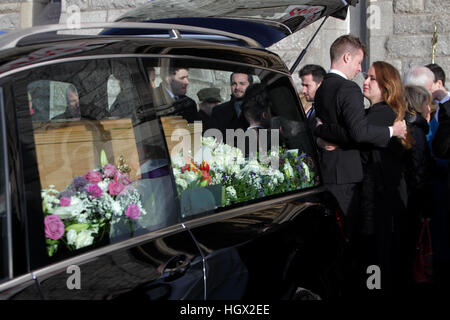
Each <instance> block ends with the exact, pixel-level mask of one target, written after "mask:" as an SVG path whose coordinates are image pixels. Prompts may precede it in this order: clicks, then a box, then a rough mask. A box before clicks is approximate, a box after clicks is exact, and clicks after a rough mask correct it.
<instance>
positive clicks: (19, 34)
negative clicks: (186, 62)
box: [0, 22, 261, 50]
mask: <svg viewBox="0 0 450 320" xmlns="http://www.w3.org/2000/svg"><path fill="white" fill-rule="evenodd" d="M111 28H113V29H115V28H121V29H159V30H160V29H166V30H168V32H169V33H170V31H174V30H176V31H177V32H178V33H179V31H192V32H198V33H206V34H214V35H222V36H225V37H229V38H234V39H238V40H241V41H244V42H245V43H247V44H248V45H249V46H250V47H255V48H261V45H260V44H259V43H258V42H256V41H255V40H253V39H251V38H249V37H246V36H242V35H239V34H234V33H231V32H226V31H220V30H215V29H208V28H201V27H192V26H185V25H176V24H166V23H142V22H109V23H87V24H80V25H79V26H78V27H74V26H70V25H67V24H50V25H43V26H35V27H31V28H27V29H22V30H18V31H16V32H11V33H7V34H5V35H3V37H2V39H0V50H5V49H10V48H14V47H16V46H17V44H18V43H19V41H20V40H23V39H25V38H26V37H29V36H32V35H37V34H42V33H47V32H56V31H64V30H85V29H111ZM96 36H97V37H99V36H103V35H96ZM104 36H105V37H106V36H109V35H104ZM115 36H117V35H115ZM128 36H129V35H128ZM180 38H182V37H180Z"/></svg>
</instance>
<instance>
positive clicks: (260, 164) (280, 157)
mask: <svg viewBox="0 0 450 320" xmlns="http://www.w3.org/2000/svg"><path fill="white" fill-rule="evenodd" d="M200 160H201V164H200V165H198V164H197V163H198V162H200ZM190 161H191V163H190V164H189V165H185V164H184V159H183V154H182V153H179V154H177V155H175V156H173V157H172V164H173V172H174V176H175V183H176V184H177V188H178V192H179V194H180V193H181V192H183V191H184V190H187V189H191V188H196V187H200V186H203V187H204V186H207V185H221V186H222V187H223V188H224V189H225V193H224V194H225V199H224V201H223V203H224V204H225V205H229V204H233V203H237V202H243V201H248V200H253V199H256V198H261V197H265V196H269V195H273V194H277V193H283V192H288V191H292V190H298V189H303V188H307V187H312V186H314V185H316V183H317V181H316V179H317V177H316V175H315V173H314V170H313V169H314V162H313V161H312V159H311V158H310V157H308V156H307V155H306V154H305V153H300V154H299V152H298V151H297V150H285V149H282V148H279V149H278V150H276V151H271V152H270V153H269V154H268V155H267V157H266V158H264V159H259V160H258V159H256V158H251V159H246V158H244V156H243V154H242V152H241V150H240V149H239V148H235V147H232V146H230V145H227V144H224V143H218V142H217V141H216V139H214V138H213V137H209V138H202V148H201V150H200V153H199V154H197V155H195V156H194V157H193V158H192V157H191V158H190ZM273 163H276V164H277V166H273V165H272V164H273Z"/></svg>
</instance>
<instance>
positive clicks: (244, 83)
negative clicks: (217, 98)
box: [211, 73, 253, 137]
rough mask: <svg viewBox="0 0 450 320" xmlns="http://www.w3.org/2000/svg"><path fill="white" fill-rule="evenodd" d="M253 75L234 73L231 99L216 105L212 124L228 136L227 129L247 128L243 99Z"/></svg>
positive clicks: (231, 82) (231, 80) (231, 81)
mask: <svg viewBox="0 0 450 320" xmlns="http://www.w3.org/2000/svg"><path fill="white" fill-rule="evenodd" d="M252 83H253V77H252V76H251V75H249V74H246V73H232V74H231V76H230V85H231V99H230V101H227V102H224V103H222V104H220V105H218V106H216V107H214V109H213V112H212V116H211V118H212V120H213V121H212V122H211V125H212V126H213V127H215V128H217V129H219V130H220V131H221V132H222V134H223V136H224V137H225V136H226V129H233V130H236V129H243V130H245V129H247V127H248V122H247V120H246V119H245V117H244V116H243V115H242V113H241V105H242V99H243V98H244V95H245V91H246V90H247V88H248V86H249V85H251V84H252Z"/></svg>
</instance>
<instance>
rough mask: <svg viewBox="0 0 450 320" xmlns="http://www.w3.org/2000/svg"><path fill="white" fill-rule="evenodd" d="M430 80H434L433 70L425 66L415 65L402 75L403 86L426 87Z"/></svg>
mask: <svg viewBox="0 0 450 320" xmlns="http://www.w3.org/2000/svg"><path fill="white" fill-rule="evenodd" d="M430 80H432V81H433V82H434V74H433V72H432V71H431V70H430V69H428V68H427V67H422V66H416V67H412V68H411V69H409V70H408V71H407V72H406V73H405V75H404V77H403V84H404V85H405V86H406V85H411V86H422V87H426V85H427V84H428V83H429V81H430Z"/></svg>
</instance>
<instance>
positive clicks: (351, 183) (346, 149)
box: [314, 35, 406, 236]
mask: <svg viewBox="0 0 450 320" xmlns="http://www.w3.org/2000/svg"><path fill="white" fill-rule="evenodd" d="M365 53H366V47H365V45H364V44H362V43H361V41H360V40H359V39H358V38H356V37H354V36H352V35H344V36H341V37H339V38H338V39H336V40H335V41H334V42H333V44H332V45H331V48H330V57H331V70H330V72H329V73H328V74H327V75H326V76H325V77H324V79H323V81H322V84H321V86H320V87H319V89H318V90H317V92H316V95H315V98H314V104H315V107H316V116H317V117H318V118H319V119H320V120H321V121H323V123H324V124H325V125H319V126H318V127H317V128H316V130H315V134H316V136H317V137H319V138H321V139H323V140H326V141H329V142H332V143H336V144H337V145H339V147H337V148H335V149H334V150H331V151H328V150H322V152H321V162H322V173H323V180H324V184H325V186H326V187H327V188H328V189H329V191H330V192H331V193H332V194H333V195H334V196H335V197H336V199H337V201H338V203H339V205H340V207H341V209H342V211H343V213H344V215H345V216H346V220H347V223H346V224H345V225H346V229H347V235H348V236H351V233H352V232H353V227H354V226H353V223H354V220H355V217H356V213H357V211H358V207H359V204H358V198H359V188H360V185H359V183H360V182H361V181H362V178H363V171H362V164H361V158H360V153H359V150H358V144H359V143H362V142H364V143H371V144H373V145H375V146H380V147H382V146H386V145H387V144H388V142H389V139H390V138H391V137H392V136H400V137H404V135H405V134H406V124H405V122H404V121H401V122H396V123H394V125H393V126H392V127H389V128H388V127H377V126H372V125H368V123H367V119H366V117H365V112H364V98H363V95H362V92H361V89H360V87H359V86H358V85H357V84H356V83H355V82H353V81H351V80H353V79H354V78H355V76H356V75H357V74H358V73H359V72H361V62H362V61H363V59H364V55H365ZM342 134H345V135H346V136H347V137H348V138H349V140H350V141H351V143H347V144H342V140H340V139H339V138H340V137H342ZM319 141H320V139H319Z"/></svg>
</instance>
